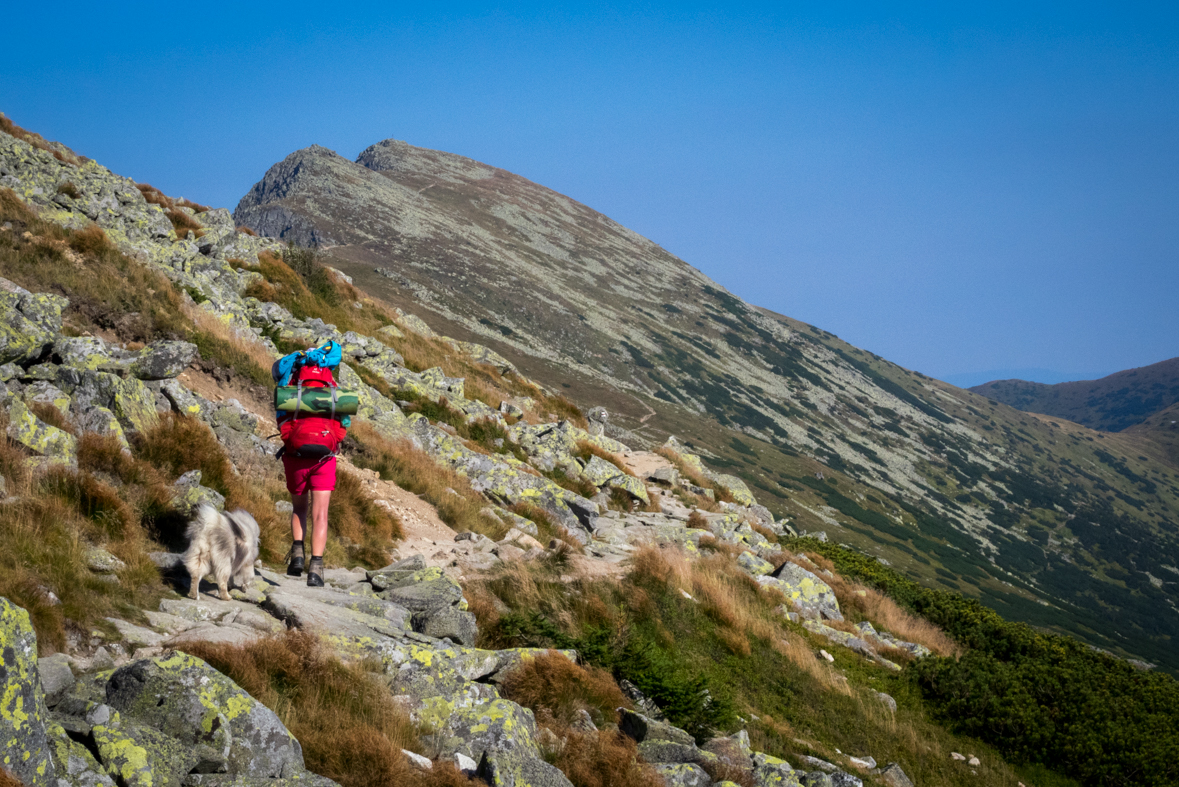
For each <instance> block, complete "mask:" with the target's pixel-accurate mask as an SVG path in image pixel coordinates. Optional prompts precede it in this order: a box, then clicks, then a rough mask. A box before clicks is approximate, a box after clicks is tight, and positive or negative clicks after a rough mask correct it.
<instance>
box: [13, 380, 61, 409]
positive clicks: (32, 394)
mask: <svg viewBox="0 0 1179 787" xmlns="http://www.w3.org/2000/svg"><path fill="white" fill-rule="evenodd" d="M23 398H24V400H25V402H27V403H28V404H33V403H37V404H47V405H49V406H50V407H53V408H55V409H56V410H57V411H58V412H59V413H61V414H62V415H63V416H65V417H67V418H68V417H69V414H70V395H69V394H67V393H66V392H65V391H63V390H61V389H60V388H58V387H57V386H56V385H54V384H53V383H50V382H47V381H45V380H36V381H34V382H32V383H30V384H29V385H28V386H26V387H25V390H24V397H23Z"/></svg>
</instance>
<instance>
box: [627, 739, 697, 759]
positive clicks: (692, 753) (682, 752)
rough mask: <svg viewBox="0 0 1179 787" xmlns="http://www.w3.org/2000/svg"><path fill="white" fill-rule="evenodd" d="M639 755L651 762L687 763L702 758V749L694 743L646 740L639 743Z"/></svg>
mask: <svg viewBox="0 0 1179 787" xmlns="http://www.w3.org/2000/svg"><path fill="white" fill-rule="evenodd" d="M638 748H639V756H640V757H642V758H643V759H644V760H645V761H647V762H650V763H687V762H697V761H699V759H700V750H699V749H697V748H696V745H695V744H694V743H693V744H691V745H689V744H684V743H672V742H671V741H661V740H646V741H643V742H642V743H640V744H639V747H638Z"/></svg>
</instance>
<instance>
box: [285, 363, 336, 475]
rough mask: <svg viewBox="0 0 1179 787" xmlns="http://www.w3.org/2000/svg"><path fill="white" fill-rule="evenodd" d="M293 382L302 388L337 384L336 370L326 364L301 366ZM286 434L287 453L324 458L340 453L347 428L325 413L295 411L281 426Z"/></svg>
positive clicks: (302, 456)
mask: <svg viewBox="0 0 1179 787" xmlns="http://www.w3.org/2000/svg"><path fill="white" fill-rule="evenodd" d="M291 385H297V386H300V387H307V388H314V387H326V386H331V387H333V388H334V387H336V380H335V378H334V377H332V370H331V369H326V368H324V367H322V366H311V365H307V366H301V367H299V369H298V370H296V371H295V374H294V376H293V378H292V379H291ZM278 433H279V435H280V436H281V437H282V444H283V455H284V456H297V457H301V458H322V457H325V456H331V455H332V454H334V453H335V452H336V449H337V448H338V447H339V445H340V442H341V441H343V439H344V436H345V435H346V434H347V430H346V429H345V428H344V425H343V424H341V423H340V422H339V421H337V420H336V419H334V418H327V417H324V416H321V415H300V414H299V413H298V411H296V412H294V413H292V414H291V415H290V416H289V417H288V418H286V419H284V420H283V421H282V423H280V424H279V425H278Z"/></svg>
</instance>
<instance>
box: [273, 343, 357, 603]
mask: <svg viewBox="0 0 1179 787" xmlns="http://www.w3.org/2000/svg"><path fill="white" fill-rule="evenodd" d="M340 359H341V353H340V346H339V345H338V344H336V343H335V342H331V341H329V342H327V343H326V344H324V345H323V346H322V347H317V348H315V347H313V348H310V349H308V350H305V351H303V352H297V353H291V354H290V355H286V356H284V357H282V358H280V359H279V360H278V361H276V362H275V364H274V367H273V368H272V369H271V374H272V375H273V377H274V380H275V383H277V386H278V387H277V388H276V390H275V408H276V411H277V418H278V423H279V433H280V434H281V435H282V439H283V447H282V449H281V450H280V451H279V454H278V455H279V456H280V457H281V458H282V465H283V470H284V472H285V473H286V480H287V491H288V492H290V493H291V505H292V506H293V508H294V510H293V511H292V512H291V539H292V541H293V543H292V544H291V552H290V560H289V562H288V564H287V576H291V577H298V576H302V574H303V571H304V569H306V570H307V585H308V587H323V553H324V550H325V549H326V548H327V530H328V505H329V504H330V502H331V499H332V491H333V490H334V489H335V488H336V448H337V446H338V445H339V443H340V441H341V440H343V439H344V435H345V428H346V427H347V425H348V422H349V420H350V419H349V417H348V415H346V414H343V413H339V412H338V405H339V404H340V401H339V400H340V396H339V394H340V392H339V389H338V388H337V386H336V381H335V377H334V376H333V374H332V370H333V369H335V368H336V367H338V366H339V364H340ZM313 397H314V398H315V399H314V401H312V402H311V403H310V404H309V403H308V400H309V399H312V398H313ZM350 399H355V396H351V397H350ZM329 405H330V408H331V409H330V415H329V414H328V412H329V411H328V410H327V409H326V408H327V407H328V406H329ZM351 412H352V413H355V412H356V410H355V406H354V405H353V407H352V409H351ZM309 529H310V531H311V538H310V540H311V560H310V562H309V563H308V562H307V559H306V539H307V531H308V530H309Z"/></svg>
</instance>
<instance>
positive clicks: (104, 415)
mask: <svg viewBox="0 0 1179 787" xmlns="http://www.w3.org/2000/svg"><path fill="white" fill-rule="evenodd" d="M73 422H74V426H76V427H78V428H79V429H80V430H82V431H83V432H93V433H94V434H97V435H103V436H104V437H105V436H111V437H114V438H115V439H116V440H118V441H119V443H120V444H121V445H122V446H123V448H124V449H126V450H128V451H130V450H131V444H130V443H128V442H127V435H126V433H125V432H124V431H123V425H122V424H120V423H119V419H118V418H116V417H115V414H114V413H112V412H111V411H110V410H108V409H107V408H105V407H102V406H101V405H94V406H93V407H90V408H88V409H85V410H81V411H80V412H77V413H75V414H74V418H73Z"/></svg>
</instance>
